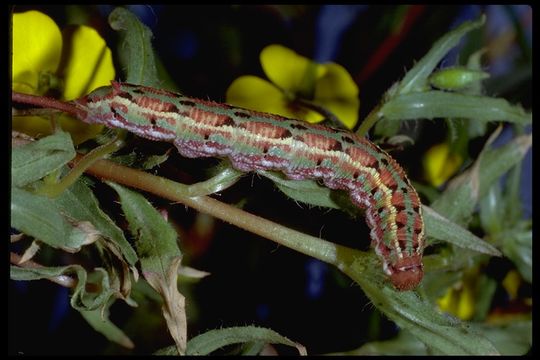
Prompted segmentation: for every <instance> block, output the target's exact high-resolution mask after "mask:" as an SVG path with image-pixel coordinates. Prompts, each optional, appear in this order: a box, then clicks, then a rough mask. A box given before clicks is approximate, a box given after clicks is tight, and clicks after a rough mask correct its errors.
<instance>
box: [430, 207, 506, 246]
mask: <svg viewBox="0 0 540 360" xmlns="http://www.w3.org/2000/svg"><path fill="white" fill-rule="evenodd" d="M422 210H423V215H424V222H425V227H426V234H427V235H428V236H430V237H432V238H435V239H438V240H443V241H446V242H448V243H451V244H454V245H456V246H459V247H461V248H464V249H470V250H474V251H476V252H479V253H482V254H488V255H495V256H501V253H500V252H499V250H497V249H496V248H495V247H493V245H491V244H489V243H487V242H485V241H484V240H482V239H480V238H479V237H477V236H476V235H474V234H473V233H471V232H470V231H468V230H467V229H465V228H463V227H461V226H459V225H458V224H456V223H454V222H452V221H450V220H448V219H447V218H445V217H444V216H442V215H441V214H439V213H438V212H436V211H435V210H433V209H432V208H430V207H428V206H425V205H423V206H422Z"/></svg>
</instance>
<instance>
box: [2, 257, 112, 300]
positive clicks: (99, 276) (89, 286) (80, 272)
mask: <svg viewBox="0 0 540 360" xmlns="http://www.w3.org/2000/svg"><path fill="white" fill-rule="evenodd" d="M72 274H75V275H76V284H75V287H74V289H73V295H72V296H71V299H70V303H71V306H72V307H73V308H74V309H76V310H79V311H92V310H96V309H98V308H102V307H104V306H106V305H107V303H108V301H109V299H110V297H111V296H116V295H119V292H118V289H117V288H115V287H114V286H112V285H111V283H110V282H109V276H108V274H107V272H106V271H105V270H103V269H102V268H96V269H95V271H94V272H93V273H90V274H87V272H86V270H85V269H84V268H83V267H82V266H80V265H69V266H59V267H19V266H14V265H12V266H11V267H10V277H11V279H13V280H40V279H50V278H56V277H60V276H64V275H72ZM119 296H121V295H119Z"/></svg>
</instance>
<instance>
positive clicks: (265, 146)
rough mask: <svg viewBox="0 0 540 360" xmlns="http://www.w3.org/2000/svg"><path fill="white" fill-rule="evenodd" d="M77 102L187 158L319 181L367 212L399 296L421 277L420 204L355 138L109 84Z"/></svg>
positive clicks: (381, 155)
mask: <svg viewBox="0 0 540 360" xmlns="http://www.w3.org/2000/svg"><path fill="white" fill-rule="evenodd" d="M111 84H112V86H107V87H102V88H99V89H96V90H94V91H93V92H91V93H90V94H89V95H87V96H84V97H82V98H79V99H77V100H74V101H73V102H72V104H73V105H75V106H76V107H77V108H78V110H79V112H78V117H80V120H82V121H84V122H87V123H99V124H104V125H105V126H107V127H112V128H122V129H126V130H128V131H130V132H132V133H134V134H136V135H138V136H141V137H144V138H147V139H151V140H158V141H167V142H172V143H173V144H174V145H175V146H176V148H177V149H178V152H179V153H180V154H181V155H182V156H185V157H190V158H197V157H226V158H228V159H229V160H230V162H231V163H232V166H233V167H234V168H236V169H238V170H241V171H245V172H249V171H257V170H277V171H280V172H283V173H284V174H285V175H286V176H287V177H288V178H290V179H296V180H301V179H320V180H322V182H323V183H324V185H325V186H326V187H328V188H330V189H341V190H345V191H347V192H348V194H349V196H350V199H351V201H352V203H354V204H355V205H356V206H358V207H359V208H362V209H365V217H366V222H367V224H368V226H369V227H370V229H371V231H370V237H371V245H372V247H373V248H374V249H375V252H376V254H377V255H378V257H379V258H380V260H381V262H382V265H383V270H384V272H385V273H386V274H387V275H388V276H389V278H390V281H391V282H392V284H393V285H394V287H395V288H396V289H398V290H401V291H406V290H412V289H414V288H415V287H416V286H417V285H418V284H419V283H420V282H421V280H422V278H423V264H422V254H423V250H424V222H423V218H422V210H421V203H420V199H419V197H418V194H417V193H416V190H415V189H414V188H413V187H412V185H411V183H410V181H409V180H408V178H407V177H406V175H405V172H404V171H403V169H402V168H401V167H400V166H399V165H398V163H397V162H396V161H395V160H394V159H393V158H392V157H391V156H390V155H388V154H387V153H386V152H385V151H383V150H382V149H380V148H379V147H377V146H376V145H375V144H373V143H372V142H370V141H369V140H367V139H365V138H361V137H358V136H356V135H355V134H353V133H351V132H348V131H345V130H340V129H334V128H332V127H326V126H322V125H313V124H308V123H305V122H303V121H299V120H294V119H289V118H285V117H281V116H278V115H273V114H267V113H262V112H256V111H252V110H247V109H243V108H240V107H235V106H231V105H228V104H223V103H216V102H212V101H207V100H200V99H195V98H191V97H187V96H183V95H180V94H177V93H173V92H169V91H165V90H161V89H155V88H151V87H145V86H141V85H134V84H129V83H120V82H114V81H113V82H111Z"/></svg>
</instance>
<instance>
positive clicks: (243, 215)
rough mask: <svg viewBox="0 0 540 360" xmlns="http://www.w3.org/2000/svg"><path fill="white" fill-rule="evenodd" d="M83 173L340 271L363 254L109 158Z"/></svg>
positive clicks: (347, 267)
mask: <svg viewBox="0 0 540 360" xmlns="http://www.w3.org/2000/svg"><path fill="white" fill-rule="evenodd" d="M86 172H87V173H90V174H92V175H94V176H96V177H98V178H101V179H103V180H111V181H114V182H117V183H120V184H124V185H127V186H130V187H134V188H137V189H140V190H144V191H147V192H149V193H152V194H155V195H158V196H160V197H163V198H165V199H169V200H172V201H177V202H180V203H182V204H185V205H187V206H189V207H191V208H193V209H195V210H198V211H200V212H203V213H206V214H209V215H212V216H214V217H216V218H219V219H221V220H223V221H226V222H228V223H230V224H233V225H236V226H238V227H240V228H242V229H245V230H247V231H250V232H252V233H254V234H257V235H260V236H262V237H265V238H267V239H269V240H272V241H275V242H276V243H278V244H281V245H284V246H287V247H289V248H291V249H293V250H296V251H298V252H301V253H303V254H305V255H308V256H311V257H314V258H316V259H319V260H321V261H324V262H327V263H329V264H332V265H335V266H336V267H338V268H339V269H340V270H342V271H345V270H348V269H349V267H350V265H351V264H352V262H353V260H354V258H355V257H356V256H361V255H362V254H363V253H362V252H361V251H358V250H355V249H351V248H348V247H345V246H341V245H337V244H334V243H331V242H328V241H325V240H322V239H320V238H317V237H314V236H310V235H306V234H304V233H301V232H299V231H296V230H292V229H289V228H287V227H285V226H283V225H280V224H277V223H274V222H272V221H269V220H267V219H264V218H262V217H259V216H257V215H253V214H250V213H248V212H246V211H243V210H241V209H238V208H236V207H234V206H231V205H228V204H225V203H222V202H220V201H218V200H215V199H213V198H211V197H208V196H196V197H191V196H189V194H190V192H191V190H190V186H187V185H183V184H179V183H176V182H174V181H171V180H168V179H165V178H162V177H159V176H155V175H152V174H149V173H146V172H144V171H139V170H135V169H131V168H129V167H125V166H122V165H118V164H116V163H114V162H111V161H107V160H99V161H97V162H96V163H94V164H93V165H92V166H90V167H89V168H88V169H87V170H86Z"/></svg>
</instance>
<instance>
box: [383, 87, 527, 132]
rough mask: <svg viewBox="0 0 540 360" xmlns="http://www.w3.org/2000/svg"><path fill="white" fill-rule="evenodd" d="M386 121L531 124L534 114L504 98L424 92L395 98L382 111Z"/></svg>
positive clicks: (434, 91)
mask: <svg viewBox="0 0 540 360" xmlns="http://www.w3.org/2000/svg"><path fill="white" fill-rule="evenodd" d="M379 113H380V115H381V116H384V118H385V119H387V121H400V120H416V119H435V118H463V119H471V120H472V121H479V122H488V121H506V122H511V123H516V124H523V125H525V124H530V123H531V122H532V114H530V113H527V112H525V110H523V108H522V107H521V106H518V105H512V104H510V103H509V102H508V101H506V100H505V99H502V98H492V97H487V96H479V95H465V94H459V93H451V92H445V91H438V90H432V91H424V92H415V93H409V94H403V95H399V96H396V97H394V98H392V99H391V100H389V101H388V102H386V103H385V104H384V105H383V106H382V108H381V109H380V111H379Z"/></svg>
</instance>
